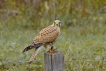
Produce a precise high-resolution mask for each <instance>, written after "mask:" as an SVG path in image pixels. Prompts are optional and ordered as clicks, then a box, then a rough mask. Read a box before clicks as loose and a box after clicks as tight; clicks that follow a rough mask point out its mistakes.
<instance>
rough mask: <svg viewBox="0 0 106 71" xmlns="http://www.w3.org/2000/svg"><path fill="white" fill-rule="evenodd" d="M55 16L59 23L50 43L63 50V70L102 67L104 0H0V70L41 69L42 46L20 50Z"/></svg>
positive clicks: (105, 65)
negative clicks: (31, 58) (59, 28)
mask: <svg viewBox="0 0 106 71" xmlns="http://www.w3.org/2000/svg"><path fill="white" fill-rule="evenodd" d="M55 19H59V20H60V21H61V23H62V26H61V35H60V37H59V38H58V40H57V42H56V43H55V44H54V45H55V47H56V48H58V50H59V51H61V52H63V53H64V56H65V66H64V71H105V70H106V1H105V0H0V48H1V49H0V71H38V70H39V71H44V61H43V60H44V57H43V55H44V52H46V51H47V50H45V49H43V50H41V51H40V53H39V54H38V56H37V58H36V59H35V60H34V62H33V63H32V64H31V66H30V67H27V65H28V61H29V58H30V56H31V55H32V53H33V52H34V50H30V51H28V52H26V53H22V50H23V49H24V48H25V47H26V46H28V45H29V44H30V43H32V41H33V38H34V37H35V36H36V35H37V33H38V32H39V31H40V30H41V29H43V28H45V27H46V26H48V25H51V24H52V23H53V21H54V20H55Z"/></svg>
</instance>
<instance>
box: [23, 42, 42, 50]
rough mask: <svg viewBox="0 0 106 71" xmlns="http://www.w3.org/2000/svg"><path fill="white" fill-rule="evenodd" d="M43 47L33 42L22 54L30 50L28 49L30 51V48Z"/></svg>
mask: <svg viewBox="0 0 106 71" xmlns="http://www.w3.org/2000/svg"><path fill="white" fill-rule="evenodd" d="M42 45H43V43H37V44H36V43H35V42H33V43H32V44H31V45H30V46H28V47H26V48H25V49H24V50H23V52H25V51H28V50H30V49H32V48H36V49H37V48H38V47H40V46H42Z"/></svg>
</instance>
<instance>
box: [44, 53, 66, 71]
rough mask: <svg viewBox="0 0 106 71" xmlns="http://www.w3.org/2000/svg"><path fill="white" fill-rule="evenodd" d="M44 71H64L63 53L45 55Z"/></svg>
mask: <svg viewBox="0 0 106 71" xmlns="http://www.w3.org/2000/svg"><path fill="white" fill-rule="evenodd" d="M44 67H45V68H44V71H63V69H64V56H63V54H62V53H61V52H54V53H50V52H47V53H44Z"/></svg>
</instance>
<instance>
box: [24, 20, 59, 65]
mask: <svg viewBox="0 0 106 71" xmlns="http://www.w3.org/2000/svg"><path fill="white" fill-rule="evenodd" d="M60 27H61V22H60V20H55V21H54V22H53V24H51V25H50V26H48V27H46V28H44V29H42V30H41V31H40V32H39V33H38V35H37V36H36V37H35V38H34V40H33V42H32V43H31V44H30V45H29V46H27V47H26V48H25V49H24V50H23V53H24V52H26V51H28V50H30V49H33V48H35V51H34V53H33V54H32V56H31V58H30V60H29V63H28V64H31V63H32V62H33V60H34V59H35V57H36V56H37V54H38V52H39V50H41V48H42V46H43V47H44V48H48V47H50V49H49V51H48V52H50V53H52V52H55V51H56V50H55V49H54V46H53V44H54V42H56V40H57V38H58V36H59V35H60Z"/></svg>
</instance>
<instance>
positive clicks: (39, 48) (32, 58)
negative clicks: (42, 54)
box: [29, 47, 42, 64]
mask: <svg viewBox="0 0 106 71" xmlns="http://www.w3.org/2000/svg"><path fill="white" fill-rule="evenodd" d="M41 48H42V47H38V48H37V49H36V50H35V51H34V53H33V54H32V56H31V58H30V61H29V64H31V63H32V61H33V60H34V58H35V57H36V55H37V54H38V52H39V50H41Z"/></svg>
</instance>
